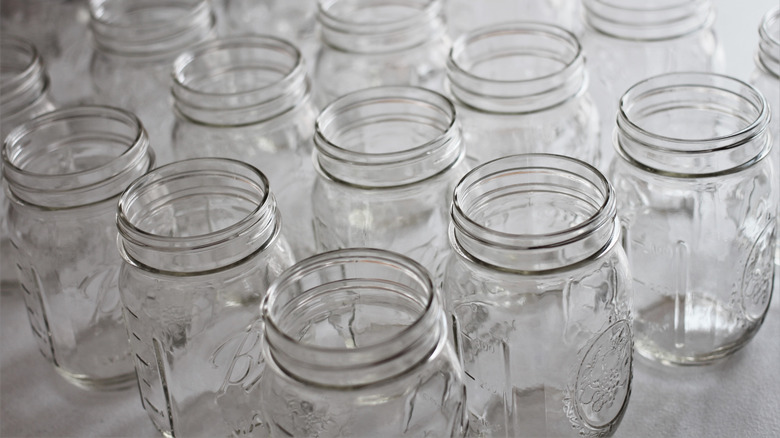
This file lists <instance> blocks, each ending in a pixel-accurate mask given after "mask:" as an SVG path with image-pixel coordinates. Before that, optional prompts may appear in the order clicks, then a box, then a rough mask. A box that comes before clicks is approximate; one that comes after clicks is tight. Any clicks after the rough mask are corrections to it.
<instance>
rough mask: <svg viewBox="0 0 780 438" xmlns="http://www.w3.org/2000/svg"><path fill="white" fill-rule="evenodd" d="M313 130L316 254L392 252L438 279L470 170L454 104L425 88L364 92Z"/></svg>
mask: <svg viewBox="0 0 780 438" xmlns="http://www.w3.org/2000/svg"><path fill="white" fill-rule="evenodd" d="M315 131H316V133H315V136H314V144H315V154H314V159H315V164H316V166H317V170H318V173H319V175H318V178H317V179H316V180H315V183H314V189H313V191H312V197H311V199H312V203H313V209H314V236H315V239H316V241H317V249H318V251H327V250H333V249H338V248H349V247H366V246H368V247H375V248H382V249H388V250H392V251H396V252H399V253H402V254H404V255H407V256H409V257H411V258H413V259H415V260H417V261H418V262H419V263H421V264H422V265H423V266H425V267H426V268H427V269H429V270H430V271H431V272H432V273H433V274H434V276H435V277H437V278H438V277H439V276H440V273H441V268H442V265H443V261H444V258H446V254H447V251H448V250H447V248H448V245H447V234H446V228H447V223H448V219H447V209H448V208H449V202H450V201H449V200H450V199H451V197H452V189H453V187H455V183H456V182H457V181H458V179H459V178H460V177H461V176H463V174H464V173H465V172H466V166H467V164H466V160H465V153H464V148H463V144H462V142H461V140H460V125H459V124H458V122H457V119H456V118H455V108H454V107H453V105H452V103H451V102H450V101H449V100H448V99H447V98H446V97H444V96H442V95H440V94H438V93H435V92H433V91H430V90H426V89H423V88H414V87H377V88H371V89H366V90H361V91H357V92H354V93H351V94H348V95H346V96H344V97H342V98H340V99H338V100H337V101H335V102H333V103H332V104H331V105H329V106H328V107H327V108H325V109H324V110H323V111H322V112H321V113H320V116H319V117H318V118H317V124H316V128H315Z"/></svg>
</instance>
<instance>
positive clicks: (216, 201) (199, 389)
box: [116, 158, 293, 437]
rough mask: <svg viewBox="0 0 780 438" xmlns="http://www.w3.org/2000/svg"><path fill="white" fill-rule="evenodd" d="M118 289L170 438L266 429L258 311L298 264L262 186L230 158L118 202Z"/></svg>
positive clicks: (152, 401) (172, 169)
mask: <svg viewBox="0 0 780 438" xmlns="http://www.w3.org/2000/svg"><path fill="white" fill-rule="evenodd" d="M116 223H117V227H118V229H119V240H118V246H119V252H120V253H121V255H122V258H123V259H124V261H125V263H124V264H123V265H122V269H121V271H120V274H119V288H120V291H121V297H122V304H123V305H124V312H125V322H126V324H127V331H128V333H129V338H130V345H131V347H132V351H133V355H134V358H135V369H136V372H137V374H138V387H139V389H140V391H141V399H142V402H143V406H144V409H146V412H147V413H148V414H149V417H150V418H151V420H152V422H153V423H154V425H155V426H156V427H157V428H158V429H159V430H160V431H161V432H162V433H163V435H165V436H173V437H176V436H180V437H181V436H184V437H189V436H210V437H217V436H243V435H251V434H252V433H253V432H254V433H258V432H259V431H262V430H263V427H264V425H263V423H262V421H261V419H260V418H261V417H260V414H259V411H258V409H259V407H258V403H259V402H258V401H256V400H257V399H256V398H255V397H254V396H253V394H252V389H253V388H254V387H255V386H256V384H257V379H258V377H259V375H260V373H261V372H262V370H263V367H264V366H263V362H262V359H261V352H260V343H259V342H260V322H259V317H260V310H259V309H260V307H259V306H260V302H261V301H262V299H263V296H264V295H265V292H266V289H267V288H268V286H269V284H270V283H271V281H273V279H274V278H276V277H277V276H278V275H279V274H280V273H281V272H282V271H283V270H284V269H286V268H288V267H289V266H291V265H292V264H293V258H292V254H291V252H290V248H289V246H288V245H287V242H286V241H285V239H284V237H283V235H282V234H281V233H280V221H279V211H278V210H277V209H276V202H275V201H274V197H273V195H272V193H271V191H270V189H269V186H268V180H267V179H266V177H265V176H264V175H263V174H262V173H260V171H258V170H257V169H256V168H254V167H252V166H250V165H248V164H246V163H242V162H239V161H234V160H228V159H209V158H204V159H194V160H185V161H179V162H175V163H172V164H169V165H167V166H163V167H160V168H157V169H155V170H153V171H151V172H149V173H148V174H146V175H145V176H143V177H142V178H140V179H138V180H136V181H135V182H134V183H133V184H132V185H131V186H130V187H128V189H127V190H126V191H125V192H124V193H123V194H122V197H121V198H120V200H119V206H118V212H117V222H116Z"/></svg>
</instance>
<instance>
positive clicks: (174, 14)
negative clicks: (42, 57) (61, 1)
mask: <svg viewBox="0 0 780 438" xmlns="http://www.w3.org/2000/svg"><path fill="white" fill-rule="evenodd" d="M210 5H211V3H210V2H209V1H208V0H90V2H89V9H90V28H91V30H92V40H93V46H94V50H93V54H92V60H91V64H90V74H91V79H92V84H93V86H94V90H95V99H97V100H98V101H100V102H102V103H106V104H109V105H115V106H119V107H121V108H127V109H128V110H130V111H133V112H135V113H136V114H137V115H138V117H139V118H140V119H141V121H142V122H143V123H144V126H145V127H146V129H147V131H148V132H149V137H150V138H151V141H152V143H153V144H154V145H155V151H156V152H157V162H158V163H159V164H161V165H162V164H167V163H169V162H171V161H173V158H172V156H171V145H170V141H171V128H172V124H173V113H172V112H171V105H170V99H169V98H168V96H169V93H170V88H171V63H172V62H173V60H174V59H176V56H177V55H179V54H180V53H182V52H184V51H185V50H187V49H189V48H192V47H193V46H195V45H196V44H198V43H200V42H202V41H205V40H207V39H209V38H212V37H213V36H214V25H215V24H214V16H213V14H212V10H211V6H210Z"/></svg>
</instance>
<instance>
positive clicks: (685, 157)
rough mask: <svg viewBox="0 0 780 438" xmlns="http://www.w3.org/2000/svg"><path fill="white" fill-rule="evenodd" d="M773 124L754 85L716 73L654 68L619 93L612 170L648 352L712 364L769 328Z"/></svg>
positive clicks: (642, 348)
mask: <svg viewBox="0 0 780 438" xmlns="http://www.w3.org/2000/svg"><path fill="white" fill-rule="evenodd" d="M768 123H769V110H768V107H767V105H766V101H765V100H764V98H763V96H762V95H761V94H760V93H759V92H758V91H757V90H756V89H755V88H753V87H751V86H750V85H748V84H746V83H743V82H741V81H738V80H736V79H732V78H730V77H727V76H720V75H716V74H709V73H672V74H666V75H660V76H654V77H652V78H649V79H646V80H644V81H642V82H639V83H637V84H636V85H634V86H633V87H631V88H630V89H629V90H628V91H627V92H626V94H624V95H623V97H622V98H621V99H620V112H619V113H618V120H617V128H616V131H615V148H616V149H617V152H618V156H617V157H616V158H615V161H614V162H613V165H612V169H611V170H612V181H613V183H614V185H615V189H616V191H617V194H618V211H619V213H620V216H621V220H622V221H623V224H622V226H623V227H624V236H623V239H624V246H625V249H626V254H627V255H628V258H629V261H630V262H631V266H632V271H633V275H634V318H635V320H634V329H635V334H636V348H637V351H638V352H639V353H641V354H642V355H643V356H646V357H648V358H651V359H654V360H657V361H659V362H662V363H671V364H682V365H687V364H691V365H693V364H703V363H707V362H711V361H714V360H716V359H719V358H722V357H725V356H728V355H729V354H731V353H733V352H734V351H735V350H737V349H738V348H740V347H741V346H743V345H744V344H745V343H746V342H747V341H748V340H749V339H750V338H751V337H752V336H753V335H754V334H755V333H756V331H757V330H758V329H759V327H760V326H761V323H762V322H763V320H764V316H765V314H766V311H767V307H768V305H769V301H770V298H771V293H772V287H773V281H774V265H773V263H772V259H773V257H774V241H775V233H776V220H775V215H776V214H777V204H778V182H779V181H778V176H777V173H776V170H775V169H773V165H772V163H771V160H769V159H768V158H767V156H768V154H769V153H770V149H771V139H770V135H769V129H768V126H767V125H768Z"/></svg>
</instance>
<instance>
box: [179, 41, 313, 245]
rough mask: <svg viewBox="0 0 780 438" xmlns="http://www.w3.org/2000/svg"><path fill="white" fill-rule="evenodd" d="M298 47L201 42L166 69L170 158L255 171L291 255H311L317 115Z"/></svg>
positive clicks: (256, 42)
mask: <svg viewBox="0 0 780 438" xmlns="http://www.w3.org/2000/svg"><path fill="white" fill-rule="evenodd" d="M310 88H311V83H310V81H309V78H308V76H307V75H306V68H305V65H304V63H303V58H302V56H301V53H300V52H299V51H298V49H297V48H296V47H295V46H294V45H292V44H290V43H288V42H287V41H284V40H280V39H277V38H275V37H271V36H261V35H246V36H241V37H231V38H224V39H218V40H213V41H209V42H206V43H204V44H201V45H199V46H198V47H196V48H194V49H193V50H191V51H189V52H187V53H185V54H183V55H181V56H180V57H179V58H177V59H176V62H175V63H174V68H173V86H172V93H171V94H172V95H173V108H174V113H175V115H176V120H175V122H174V128H173V139H172V145H173V155H174V158H175V159H177V160H180V159H184V158H194V157H225V158H233V159H236V160H241V161H244V162H247V163H249V164H252V165H253V166H255V167H257V168H258V169H260V171H261V172H263V174H265V175H266V176H267V177H268V179H269V180H270V182H271V185H272V186H273V187H274V188H275V189H274V194H275V196H276V199H277V202H278V206H279V209H280V210H281V213H282V217H283V218H284V226H283V227H284V234H285V235H286V236H288V239H289V242H290V244H291V245H292V246H293V250H294V251H295V253H296V255H297V258H303V257H307V256H309V255H312V254H313V253H314V237H313V235H312V226H311V185H312V184H313V181H314V175H315V172H314V167H313V166H312V164H311V150H312V146H311V144H312V143H311V137H312V135H313V133H314V120H315V118H316V116H317V112H316V110H315V108H314V106H313V104H312V101H311V97H310Z"/></svg>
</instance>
